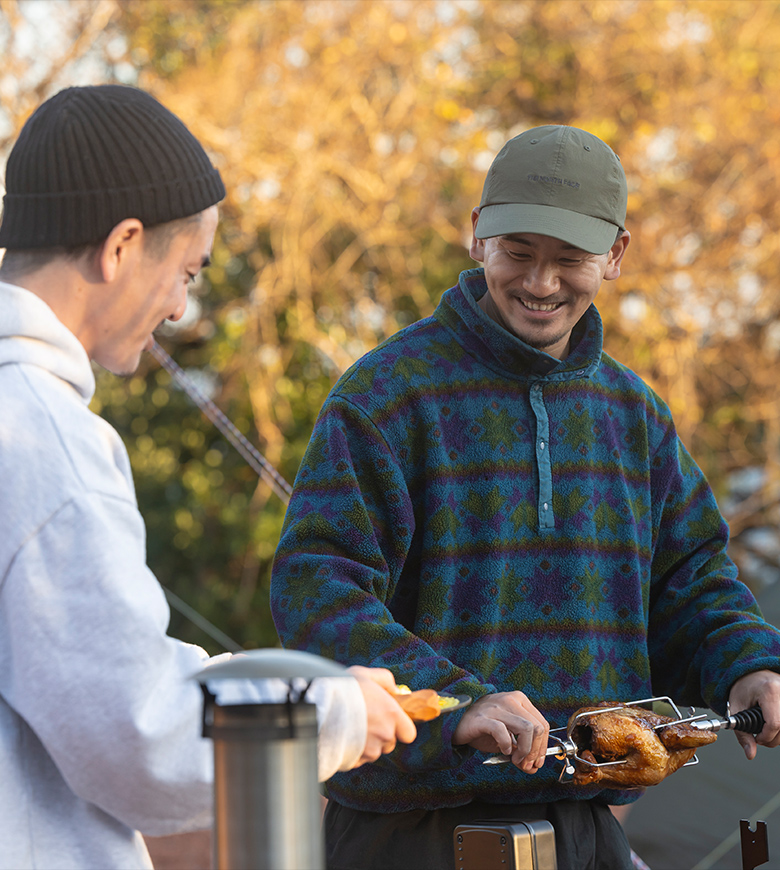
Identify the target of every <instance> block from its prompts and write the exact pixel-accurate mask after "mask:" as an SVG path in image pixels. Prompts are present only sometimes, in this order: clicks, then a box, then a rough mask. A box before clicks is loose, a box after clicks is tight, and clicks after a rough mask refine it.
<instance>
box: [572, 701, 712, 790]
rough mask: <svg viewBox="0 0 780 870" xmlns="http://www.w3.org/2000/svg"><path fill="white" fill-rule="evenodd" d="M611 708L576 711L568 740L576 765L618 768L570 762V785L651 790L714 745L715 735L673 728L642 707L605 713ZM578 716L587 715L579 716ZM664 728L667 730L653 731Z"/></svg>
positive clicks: (671, 721) (605, 704)
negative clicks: (574, 749)
mask: <svg viewBox="0 0 780 870" xmlns="http://www.w3.org/2000/svg"><path fill="white" fill-rule="evenodd" d="M615 706H616V705H615V704H614V703H610V702H606V701H605V702H602V703H601V704H600V705H599V706H597V707H582V708H581V709H579V710H577V712H576V713H574V714H573V716H572V717H571V718H570V719H569V727H570V728H571V729H572V732H571V737H572V740H573V741H574V743H576V744H577V747H578V748H579V752H578V756H579V757H580V758H581V759H584V760H585V761H589V762H591V763H592V764H600V763H602V762H605V761H622V762H624V763H622V764H616V765H614V766H610V767H591V766H590V765H588V764H585V763H583V762H582V761H579V760H576V759H575V762H574V766H575V773H574V782H575V783H576V784H578V785H585V784H588V783H600V784H602V785H607V786H608V785H615V786H620V787H622V788H634V787H639V786H647V785H656V783H659V782H661V780H662V779H665V778H666V777H667V776H669V774H670V773H674V771H675V770H677V769H678V768H679V767H682V766H683V765H684V764H685V763H686V762H688V761H690V760H691V758H693V755H694V753H695V752H696V749H697V748H698V747H699V746H704V745H706V744H707V743H713V742H714V741H715V740H716V739H717V735H715V734H712V733H710V732H707V731H699V730H697V729H696V728H692V727H691V726H690V725H689V724H685V725H679V724H676V720H675V719H673V718H671V717H669V716H661V715H660V714H658V713H653V712H652V711H650V710H646V709H645V708H643V707H620V708H618V709H616V710H610V711H609V712H606V710H607V709H609V708H612V707H615ZM602 710H604V712H601V711H602ZM581 713H589V714H592V715H587V716H579V714H581ZM664 722H668V723H669V725H667V726H666V727H665V728H659V729H658V730H655V728H656V726H658V725H661V724H662V723H664Z"/></svg>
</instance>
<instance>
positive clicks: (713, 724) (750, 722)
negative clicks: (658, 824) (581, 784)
mask: <svg viewBox="0 0 780 870" xmlns="http://www.w3.org/2000/svg"><path fill="white" fill-rule="evenodd" d="M655 703H664V704H668V705H669V706H670V707H671V708H672V710H674V712H675V715H676V718H674V719H672V720H671V721H670V722H662V723H661V724H660V725H656V726H655V727H654V729H653V730H654V731H660V730H661V729H662V728H667V727H669V726H670V725H684V724H690V725H691V726H692V727H693V728H696V729H697V730H699V731H721V730H723V729H728V730H734V731H744V732H747V733H749V734H758V732H759V731H760V730H761V729H762V728H763V727H764V717H763V714H762V713H761V708H760V707H751V708H750V709H749V710H741V711H740V712H739V713H735V714H733V715H732V714H731V712H730V710H729V708H728V705H727V707H726V717H725V718H723V719H721V718H710V719H708V718H707V714H706V713H699V714H694V713H693V708H691V715H689V716H687V717H685V716H683V714H682V713H681V712H680V710H679V708H678V707H677V705H676V704H675V703H674V701H673V700H672V699H671V698H669V697H668V696H666V695H664V696H658V697H655V698H643V699H641V700H639V701H626V702H625V703H620V704H616V705H615V706H614V707H599V708H598V709H597V710H586V711H583V712H581V713H578V714H577V715H576V716H575V717H574V718H573V719H572V720H571V721H570V722H569V724H568V725H567V726H566V727H564V728H553V729H552V730H551V731H550V740H552V741H554V743H553V745H552V746H548V747H547V751H546V752H545V755H546V756H547V757H548V758H555V759H557V760H558V761H562V762H563V769H562V770H561V775H560V776H559V778H558V780H559V782H562V781H563V779H564V777H565V776H571V775H572V774H573V773H574V764H573V763H572V762H573V761H579V762H580V763H581V764H584V765H587V766H588V767H615V766H617V765H620V764H625V763H626V759H618V760H617V761H601V762H593V761H588V760H587V759H586V758H583V757H582V756H581V755H580V754H579V752H580V748H579V746H577V744H576V743H575V741H574V738H573V736H572V735H573V733H574V729H575V728H576V727H577V726H578V725H581V724H583V722H584V720H585V719H588V718H590V717H592V716H599V715H601V714H603V713H614V712H616V711H618V710H622V709H624V708H625V707H647V706H648V705H652V704H655ZM561 732H565V733H563V734H562V733H561ZM559 735H560V736H559ZM511 760H512V759H511V756H509V755H492V756H491V757H490V758H487V759H485V761H483V762H482V763H483V764H507V763H508V762H511ZM698 763H699V759H698V758H697V757H696V756H695V755H694V756H693V758H691V760H690V761H688V762H686V763H685V764H684V765H683V767H690V766H691V765H694V764H698Z"/></svg>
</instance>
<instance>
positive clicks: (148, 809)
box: [0, 494, 213, 836]
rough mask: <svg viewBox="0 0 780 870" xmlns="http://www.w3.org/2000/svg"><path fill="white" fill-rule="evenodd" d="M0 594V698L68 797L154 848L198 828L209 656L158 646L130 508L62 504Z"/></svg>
mask: <svg viewBox="0 0 780 870" xmlns="http://www.w3.org/2000/svg"><path fill="white" fill-rule="evenodd" d="M0 595H1V596H2V597H1V599H0V600H1V603H2V606H0V637H2V642H0V649H2V650H3V651H4V654H3V656H2V659H3V662H4V665H3V668H2V669H0V693H2V696H3V698H4V699H5V701H6V702H7V703H8V704H9V705H10V706H11V707H12V708H13V709H14V710H15V711H16V712H17V713H18V714H19V715H20V716H21V717H22V718H23V719H24V720H25V721H26V722H27V724H28V725H29V726H30V728H32V730H33V731H34V732H35V734H36V735H37V737H38V739H39V740H40V741H41V743H42V744H43V746H44V747H45V749H46V751H47V753H48V754H49V756H50V757H51V759H52V760H53V762H54V764H55V765H56V766H57V768H58V769H59V771H60V774H61V775H62V777H63V778H64V779H65V781H66V782H67V784H68V786H69V787H70V789H71V790H72V791H73V792H74V793H75V794H76V795H78V796H79V797H80V798H82V799H83V800H85V801H88V802H90V803H92V804H94V805H96V806H97V807H99V808H100V809H102V810H104V811H105V812H107V813H108V814H110V815H111V816H113V817H115V818H117V819H119V820H120V821H122V822H123V823H124V824H126V825H127V826H128V827H130V828H135V829H137V830H140V831H142V832H143V833H146V834H150V835H153V836H161V835H165V834H170V833H175V832H180V831H186V830H195V829H199V828H204V827H208V826H209V825H210V824H211V818H212V780H213V772H212V771H213V750H212V746H211V742H210V741H208V740H205V739H203V738H202V737H201V736H200V722H201V709H202V708H201V705H202V694H201V691H200V688H199V686H198V684H197V683H196V682H195V681H194V680H193V679H192V676H193V675H194V674H195V673H197V672H198V671H200V670H201V668H202V667H203V664H204V662H205V660H206V658H207V655H206V653H205V652H204V651H203V650H202V649H200V648H199V647H196V646H192V645H190V644H186V643H183V642H181V641H178V640H175V639H174V638H171V637H169V636H167V635H166V630H167V626H168V619H169V611H168V605H167V602H166V601H165V596H164V594H163V591H162V589H161V587H160V585H159V583H158V582H157V580H156V578H155V577H154V576H153V575H152V573H151V572H150V571H149V569H148V568H147V566H146V564H145V545H144V526H143V521H142V519H141V517H140V515H139V514H138V511H137V510H136V509H135V506H134V505H133V504H132V503H130V502H129V501H123V500H121V499H117V498H113V497H107V496H101V495H96V494H86V495H82V496H79V497H78V498H75V499H73V500H71V501H69V502H66V503H65V504H64V505H63V506H62V507H60V509H59V510H58V511H57V512H56V513H55V514H54V515H53V516H51V517H50V518H49V519H48V521H47V522H46V523H45V524H44V525H43V526H42V527H41V528H40V529H38V530H37V531H36V533H35V534H34V535H33V536H32V537H30V538H29V539H28V540H27V541H26V542H25V543H24V545H23V546H22V548H21V549H20V550H19V551H18V552H17V553H16V555H15V557H14V559H13V561H12V562H11V565H10V567H9V569H8V571H7V574H6V576H5V577H4V578H3V581H2V587H0ZM11 651H12V654H11Z"/></svg>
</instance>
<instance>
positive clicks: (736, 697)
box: [729, 671, 780, 761]
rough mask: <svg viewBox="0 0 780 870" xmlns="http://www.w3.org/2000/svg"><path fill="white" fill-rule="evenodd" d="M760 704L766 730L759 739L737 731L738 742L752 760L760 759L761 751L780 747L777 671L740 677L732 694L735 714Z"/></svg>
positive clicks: (758, 672) (757, 672) (779, 692)
mask: <svg viewBox="0 0 780 870" xmlns="http://www.w3.org/2000/svg"><path fill="white" fill-rule="evenodd" d="M756 704H758V705H759V706H760V707H761V712H762V713H763V714H764V723H765V724H764V727H763V728H762V729H761V733H760V734H758V735H757V737H756V738H754V737H753V735H752V734H745V733H743V732H742V731H735V732H734V733H735V734H736V737H737V740H739V742H740V745H741V746H742V748H743V749H744V750H745V755H746V756H747V757H748V759H749V760H751V761H752V760H753V759H754V758H755V757H756V752H757V751H758V747H757V745H756V743H760V744H761V745H762V746H780V674H776V673H775V672H774V671H754V672H753V673H752V674H746V675H745V676H744V677H740V679H738V680H737V681H736V683H734V685H733V686H732V687H731V691H730V692H729V705H730V708H731V713H732V714H734V713H739V712H740V710H747V709H748V707H754V706H755V705H756Z"/></svg>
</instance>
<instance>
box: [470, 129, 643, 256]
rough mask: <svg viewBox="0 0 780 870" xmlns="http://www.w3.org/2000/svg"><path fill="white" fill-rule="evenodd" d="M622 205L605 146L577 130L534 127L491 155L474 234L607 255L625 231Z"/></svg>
mask: <svg viewBox="0 0 780 870" xmlns="http://www.w3.org/2000/svg"><path fill="white" fill-rule="evenodd" d="M627 200H628V190H627V187H626V175H625V172H623V167H622V166H621V164H620V158H619V157H618V156H617V154H615V152H614V151H613V150H612V149H611V148H610V147H609V145H607V144H606V143H604V142H602V141H601V139H599V138H598V137H597V136H594V135H593V134H592V133H588V132H586V131H585V130H579V129H578V128H577V127H564V126H557V125H556V126H547V127H534V128H533V129H531V130H526V132H525V133H521V134H520V135H519V136H515V138H514V139H510V140H509V141H508V142H507V143H506V145H504V147H503V148H502V149H501V150H500V151H499V152H498V154H497V155H496V159H495V160H494V161H493V163H492V165H491V167H490V169H489V170H488V174H487V178H486V179H485V186H484V189H483V191H482V201H481V203H480V212H479V219H478V221H477V226H476V231H475V234H476V236H477V238H478V239H487V238H490V237H492V236H504V235H509V234H511V233H539V234H540V235H543V236H552V237H553V238H555V239H561V240H562V241H564V242H567V243H568V244H570V245H574V246H575V247H577V248H581V249H582V250H583V251H588V252H589V253H591V254H606V253H607V251H608V250H609V249H610V248H611V247H612V245H613V244H614V243H615V238H616V236H617V231H618V230H619V229H624V228H625V222H626V203H627Z"/></svg>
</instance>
